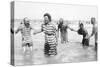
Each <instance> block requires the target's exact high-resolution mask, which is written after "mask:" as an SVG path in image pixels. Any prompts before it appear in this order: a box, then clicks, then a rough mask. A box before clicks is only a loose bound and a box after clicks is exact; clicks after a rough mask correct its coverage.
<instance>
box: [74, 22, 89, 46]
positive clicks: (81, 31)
mask: <svg viewBox="0 0 100 67" xmlns="http://www.w3.org/2000/svg"><path fill="white" fill-rule="evenodd" d="M72 31H75V32H77V33H78V34H79V35H82V36H83V39H82V45H83V47H88V46H89V39H88V38H87V37H88V36H89V35H88V32H87V30H86V29H85V28H84V25H83V23H80V22H79V29H78V30H74V29H73V30H72Z"/></svg>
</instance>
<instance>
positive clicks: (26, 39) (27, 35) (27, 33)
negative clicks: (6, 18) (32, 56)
mask: <svg viewBox="0 0 100 67" xmlns="http://www.w3.org/2000/svg"><path fill="white" fill-rule="evenodd" d="M20 29H21V34H22V43H23V45H22V46H27V45H28V46H32V45H33V44H32V38H31V27H29V28H27V27H25V26H24V25H23V26H21V28H20Z"/></svg>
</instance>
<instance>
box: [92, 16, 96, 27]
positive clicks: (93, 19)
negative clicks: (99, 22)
mask: <svg viewBox="0 0 100 67" xmlns="http://www.w3.org/2000/svg"><path fill="white" fill-rule="evenodd" d="M95 22H96V19H95V17H92V18H91V24H93V25H94V24H95Z"/></svg>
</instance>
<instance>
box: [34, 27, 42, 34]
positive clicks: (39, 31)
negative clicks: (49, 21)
mask: <svg viewBox="0 0 100 67" xmlns="http://www.w3.org/2000/svg"><path fill="white" fill-rule="evenodd" d="M42 31H43V30H42V25H41V29H38V30H35V29H34V33H33V35H35V34H38V33H41V32H42Z"/></svg>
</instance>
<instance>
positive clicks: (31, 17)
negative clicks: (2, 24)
mask: <svg viewBox="0 0 100 67" xmlns="http://www.w3.org/2000/svg"><path fill="white" fill-rule="evenodd" d="M10 24H11V28H10V29H11V30H10V31H11V65H14V66H22V65H41V64H59V63H77V62H91V61H97V58H98V57H97V52H98V49H97V48H98V8H97V6H89V5H87V6H86V5H67V4H59V3H58V4H55V3H40V2H24V1H13V2H11V23H10Z"/></svg>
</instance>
